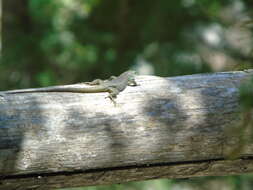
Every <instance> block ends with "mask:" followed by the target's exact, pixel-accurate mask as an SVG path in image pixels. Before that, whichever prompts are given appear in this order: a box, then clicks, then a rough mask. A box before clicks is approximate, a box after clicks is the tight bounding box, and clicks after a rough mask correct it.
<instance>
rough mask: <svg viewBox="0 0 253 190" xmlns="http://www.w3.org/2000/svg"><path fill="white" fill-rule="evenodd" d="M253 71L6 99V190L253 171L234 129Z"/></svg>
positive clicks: (249, 153) (0, 130)
mask: <svg viewBox="0 0 253 190" xmlns="http://www.w3.org/2000/svg"><path fill="white" fill-rule="evenodd" d="M252 75H253V70H248V71H238V72H225V73H214V74H201V75H189V76H181V77H172V78H161V77H155V76H138V77H137V82H138V84H139V86H137V87H128V88H127V89H126V90H125V91H123V92H122V93H120V95H119V96H118V98H117V99H116V101H117V106H114V105H113V103H112V102H111V101H110V100H109V99H108V98H106V97H107V94H106V93H96V94H81V93H63V92H60V93H52V92H51V93H26V94H14V95H8V96H2V97H1V96H0V189H18V188H20V189H24V187H25V188H26V189H29V188H38V189H48V188H54V187H74V186H87V185H98V184H112V183H122V182H126V181H133V180H144V179H154V178H185V177H194V176H211V175H234V174H240V173H247V172H253V143H250V142H248V144H246V145H245V149H244V150H242V152H241V153H240V159H237V160H226V159H225V158H226V156H227V154H228V153H229V152H231V150H233V148H234V147H235V146H236V144H237V143H238V136H231V134H229V133H227V131H229V130H230V129H231V128H233V127H236V126H239V125H240V123H241V122H242V119H241V117H240V109H239V103H238V95H239V86H240V84H242V82H243V81H246V80H248V79H249V78H250V77H251V76H252Z"/></svg>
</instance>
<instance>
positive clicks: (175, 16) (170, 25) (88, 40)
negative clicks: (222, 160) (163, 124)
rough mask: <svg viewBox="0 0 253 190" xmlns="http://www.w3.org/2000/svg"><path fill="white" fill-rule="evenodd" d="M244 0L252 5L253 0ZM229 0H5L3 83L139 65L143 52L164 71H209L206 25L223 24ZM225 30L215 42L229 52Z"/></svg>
mask: <svg viewBox="0 0 253 190" xmlns="http://www.w3.org/2000/svg"><path fill="white" fill-rule="evenodd" d="M241 3H244V6H245V7H249V8H250V3H248V2H247V1H245V2H241ZM247 3H248V4H247ZM230 4H231V1H229V0H224V1H218V0H212V1H210V0H198V1H194V0H182V1H178V0H172V1H166V0H160V1H151V0H145V1H144V0H139V1H136V0H121V1H117V0H107V1H101V0H86V1H82V0H75V1H71V0H62V1H50V0H24V1H22V2H21V1H18V2H17V1H15V0H9V1H4V2H3V26H4V27H3V40H2V44H3V50H2V52H3V54H2V55H3V56H2V57H1V64H0V84H1V85H0V87H1V90H4V89H11V88H25V87H38V86H47V85H52V84H66V83H74V82H80V81H86V80H91V79H93V78H106V77H108V76H109V75H112V74H113V75H117V74H119V73H121V72H123V71H125V70H127V69H129V68H131V67H134V66H136V65H137V66H138V58H140V57H141V58H142V59H144V60H145V63H148V64H149V65H150V66H151V67H152V68H153V70H154V71H155V74H157V75H161V76H169V75H182V74H192V73H199V72H210V71H212V66H211V65H210V64H208V63H207V61H206V60H205V58H203V57H206V56H205V55H202V53H203V52H202V50H203V49H206V48H210V47H208V46H210V44H207V43H206V42H205V39H203V38H204V37H203V36H204V35H205V34H204V32H203V31H204V30H203V29H204V28H205V27H208V26H210V25H211V24H219V26H221V27H224V24H223V23H225V21H224V20H226V19H222V17H221V16H220V14H221V13H222V11H223V9H224V8H225V7H226V6H230ZM235 6H236V5H235ZM224 30H225V29H224ZM213 35H216V34H215V33H214V34H213ZM220 38H221V39H220V42H219V45H217V46H216V47H211V49H216V50H218V51H222V52H224V54H225V55H226V52H225V51H227V50H226V49H224V43H226V42H223V41H222V40H223V39H222V36H221V37H220ZM227 54H229V53H227ZM246 56H248V57H249V58H250V59H251V58H252V55H246ZM233 59H236V58H233ZM247 63H248V62H247ZM244 64H246V63H245V62H244ZM250 66H252V64H251V65H250ZM230 68H231V67H230ZM230 68H229V67H224V68H222V70H229V69H230Z"/></svg>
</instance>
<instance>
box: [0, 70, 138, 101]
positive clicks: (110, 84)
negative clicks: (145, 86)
mask: <svg viewBox="0 0 253 190" xmlns="http://www.w3.org/2000/svg"><path fill="white" fill-rule="evenodd" d="M135 75H136V72H135V71H131V70H130V71H126V72H124V73H122V74H121V75H119V76H118V77H115V76H111V77H110V78H109V79H107V80H101V79H96V80H93V81H91V82H83V83H79V84H87V85H88V86H85V85H84V86H80V87H70V86H68V85H67V86H51V87H44V88H28V89H20V90H8V91H2V92H0V95H1V96H3V95H7V94H19V93H36V92H76V93H99V92H108V93H109V96H108V98H110V99H111V101H112V102H113V103H114V104H116V102H115V99H116V97H117V95H118V94H119V93H120V92H121V91H123V90H124V89H125V88H126V87H127V86H137V83H136V81H135Z"/></svg>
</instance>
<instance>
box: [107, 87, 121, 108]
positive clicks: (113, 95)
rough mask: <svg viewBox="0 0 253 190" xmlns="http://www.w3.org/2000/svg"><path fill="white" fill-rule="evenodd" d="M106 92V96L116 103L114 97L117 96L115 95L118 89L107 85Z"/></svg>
mask: <svg viewBox="0 0 253 190" xmlns="http://www.w3.org/2000/svg"><path fill="white" fill-rule="evenodd" d="M108 92H109V96H108V98H110V100H111V101H112V102H113V104H114V105H116V101H115V99H116V98H117V95H118V94H119V90H118V89H117V88H114V87H109V88H108Z"/></svg>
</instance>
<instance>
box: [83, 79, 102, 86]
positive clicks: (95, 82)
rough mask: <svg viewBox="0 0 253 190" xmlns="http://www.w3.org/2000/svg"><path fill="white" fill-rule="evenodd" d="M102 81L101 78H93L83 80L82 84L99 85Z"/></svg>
mask: <svg viewBox="0 0 253 190" xmlns="http://www.w3.org/2000/svg"><path fill="white" fill-rule="evenodd" d="M103 82H104V81H103V80H101V79H96V80H93V81H91V82H84V84H88V85H100V84H102V83H103Z"/></svg>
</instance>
